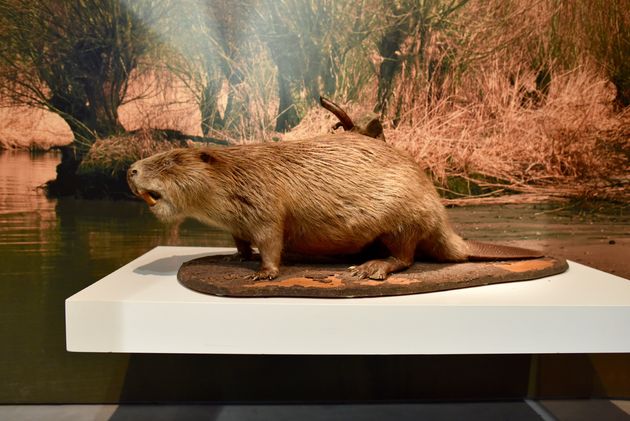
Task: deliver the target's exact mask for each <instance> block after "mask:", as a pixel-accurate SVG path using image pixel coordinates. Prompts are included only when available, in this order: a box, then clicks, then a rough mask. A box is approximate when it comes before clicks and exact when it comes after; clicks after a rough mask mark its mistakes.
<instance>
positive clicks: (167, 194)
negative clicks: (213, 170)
mask: <svg viewBox="0 0 630 421" xmlns="http://www.w3.org/2000/svg"><path fill="white" fill-rule="evenodd" d="M212 159H213V158H212V151H210V150H208V148H181V149H173V150H170V151H167V152H162V153H158V154H156V155H153V156H150V157H148V158H145V159H142V160H140V161H136V162H135V163H133V164H132V165H131V166H130V167H129V170H128V171H127V182H128V184H129V188H130V189H131V191H132V193H133V194H135V195H136V196H138V197H140V198H142V199H144V201H145V202H147V204H148V205H149V207H150V209H151V211H152V212H153V213H154V214H155V215H156V216H157V217H158V218H159V219H160V220H161V221H163V222H174V221H178V220H181V219H183V218H184V217H186V216H190V215H188V214H187V213H185V211H186V210H187V209H190V208H191V205H193V203H191V201H194V200H195V195H194V194H190V192H191V191H194V190H195V189H197V191H198V189H199V187H200V185H201V184H203V185H204V187H205V190H206V191H207V190H208V189H209V188H211V187H212V186H208V178H207V175H208V172H209V171H208V163H209V162H211V161H212ZM204 179H205V181H204Z"/></svg>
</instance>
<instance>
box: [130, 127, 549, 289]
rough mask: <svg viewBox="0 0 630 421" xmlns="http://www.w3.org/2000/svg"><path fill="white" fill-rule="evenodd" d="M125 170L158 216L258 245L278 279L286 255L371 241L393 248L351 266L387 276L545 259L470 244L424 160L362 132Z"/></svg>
mask: <svg viewBox="0 0 630 421" xmlns="http://www.w3.org/2000/svg"><path fill="white" fill-rule="evenodd" d="M346 117H347V116H346ZM379 126H380V125H379ZM381 132H382V129H381ZM374 137H376V136H374ZM127 177H128V182H129V186H130V188H131V191H132V192H133V193H134V194H135V195H137V196H139V197H141V198H143V199H144V200H145V201H146V202H147V203H148V205H149V206H150V208H151V210H152V211H153V213H154V214H155V215H156V216H157V217H158V218H159V219H160V220H162V221H164V222H169V221H178V220H181V219H184V218H186V217H190V218H194V219H197V220H199V221H201V222H202V223H205V224H208V225H211V226H214V227H218V228H221V229H224V230H226V231H228V232H230V233H231V234H232V236H233V237H234V241H235V243H236V247H237V250H238V256H240V258H243V259H249V258H251V255H252V250H251V247H252V246H256V247H257V248H258V250H259V252H260V256H261V261H262V262H261V266H260V269H259V271H258V272H256V273H255V274H254V275H252V278H253V279H273V278H275V277H277V276H278V274H279V270H280V261H281V257H282V254H283V252H290V253H297V254H301V255H307V256H336V255H348V254H354V253H360V252H361V251H363V250H366V249H368V248H374V246H375V244H376V245H378V246H379V247H381V248H382V249H383V250H386V251H387V252H386V253H385V255H382V256H380V257H381V258H377V259H374V260H369V261H367V262H366V263H363V264H361V265H359V266H356V267H354V266H353V267H351V268H350V270H351V271H352V274H353V275H354V276H358V277H361V278H366V277H367V278H372V279H385V278H386V277H387V276H388V275H389V274H390V273H392V272H396V271H401V270H404V269H406V268H408V267H410V266H411V265H412V264H413V262H414V259H415V258H416V256H418V257H422V258H425V259H426V258H429V259H433V260H436V261H440V262H463V261H467V260H504V259H517V258H518V259H522V258H533V257H540V256H541V254H540V253H538V252H535V251H531V250H526V249H520V248H516V247H507V246H496V245H491V244H483V243H477V242H472V241H464V240H463V239H462V238H461V237H460V236H459V235H457V234H456V233H455V232H454V231H453V229H452V228H451V225H450V224H449V221H448V219H447V215H446V210H445V208H444V206H443V205H442V203H441V202H440V199H439V197H438V194H437V192H436V190H435V188H434V186H433V184H432V183H431V181H430V180H429V178H428V177H427V176H426V175H425V173H424V172H423V171H422V170H421V169H420V167H419V166H418V164H417V163H416V162H415V161H413V160H412V159H411V158H410V157H408V156H407V155H405V154H404V153H403V152H401V151H399V150H397V149H396V148H394V147H392V146H390V145H388V144H386V143H385V142H382V141H378V140H375V139H373V138H372V137H368V136H366V135H364V134H361V133H360V132H359V133H357V132H352V131H350V132H346V133H343V134H334V135H323V136H318V137H314V138H311V139H305V140H296V141H284V142H277V143H276V142H274V143H262V144H255V145H244V146H231V147H224V148H213V147H199V148H183V149H174V150H171V151H168V152H163V153H159V154H156V155H153V156H151V157H149V158H146V159H142V160H140V161H137V162H135V163H134V164H133V165H132V166H131V167H130V168H129V171H128V175H127ZM383 246H384V247H383Z"/></svg>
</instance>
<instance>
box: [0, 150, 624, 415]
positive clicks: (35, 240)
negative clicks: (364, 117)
mask: <svg viewBox="0 0 630 421" xmlns="http://www.w3.org/2000/svg"><path fill="white" fill-rule="evenodd" d="M59 159H60V156H59V155H58V154H56V153H43V154H42V153H39V154H31V153H28V152H1V153H0V262H1V263H2V264H1V265H0V338H1V339H0V342H1V344H0V379H2V380H1V381H0V403H8V402H103V401H108V400H109V401H111V400H115V399H117V397H118V396H119V394H120V389H121V387H122V384H123V381H124V378H125V372H126V370H127V366H128V363H129V356H127V355H123V354H117V355H100V354H98V355H96V354H71V353H68V352H66V351H65V329H64V300H65V299H66V298H67V297H69V296H71V295H73V294H74V293H76V292H78V291H79V290H81V289H83V288H85V287H86V286H87V285H89V284H91V283H93V282H95V281H97V280H98V279H100V278H102V277H103V276H105V275H107V274H109V273H110V272H112V271H114V270H115V269H117V268H118V267H120V266H122V265H124V264H126V263H127V262H129V261H130V260H132V259H134V258H136V257H138V256H139V255H141V254H143V253H144V252H146V251H148V250H150V249H151V248H153V247H155V246H157V245H192V246H226V245H231V244H232V243H231V238H230V237H229V235H227V234H225V233H223V232H220V231H217V230H212V229H209V228H207V227H204V226H202V225H200V224H197V223H195V222H193V221H188V222H185V223H184V224H183V225H182V226H181V227H180V230H179V235H177V234H176V233H174V232H173V231H172V230H170V229H169V228H168V227H165V226H163V225H162V224H160V223H159V222H158V221H157V220H156V219H155V218H154V217H153V215H152V214H151V213H150V211H149V210H148V208H147V207H146V205H145V204H144V203H141V202H132V201H117V202H116V201H84V200H75V199H72V198H63V199H58V200H51V199H48V198H46V197H45V196H44V194H43V191H42V189H41V188H39V187H40V186H41V185H42V184H43V183H45V182H46V181H47V180H50V179H52V178H54V175H55V166H56V165H57V163H58V162H59ZM449 212H450V213H451V216H452V219H453V221H454V224H455V226H456V228H457V230H458V231H459V232H460V233H461V234H462V235H463V236H465V237H468V238H475V239H480V240H504V241H513V240H530V241H548V240H549V241H552V240H553V241H565V242H570V243H576V242H577V243H580V242H586V243H588V242H589V241H599V242H602V241H605V242H608V241H611V239H615V240H614V241H617V242H619V241H621V242H623V241H626V240H627V239H628V238H630V231H629V218H628V215H627V214H626V213H625V209H624V208H622V207H620V208H612V209H608V210H607V212H604V213H581V214H580V213H575V212H570V211H559V210H557V209H554V208H553V207H549V206H546V207H533V206H530V205H528V206H509V207H501V206H492V207H475V208H458V209H451V210H449ZM614 241H613V242H614ZM606 244H607V243H606ZM626 260H627V259H626Z"/></svg>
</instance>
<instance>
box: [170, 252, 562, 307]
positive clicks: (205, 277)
mask: <svg viewBox="0 0 630 421" xmlns="http://www.w3.org/2000/svg"><path fill="white" fill-rule="evenodd" d="M256 257H257V256H256ZM351 264H354V263H349V262H345V263H339V262H337V263H330V262H328V263H326V262H314V263H304V262H297V261H295V262H294V261H285V262H283V265H282V267H281V273H280V276H279V277H278V278H276V279H273V280H259V281H254V280H251V279H249V276H250V275H252V274H253V273H254V272H255V271H256V270H257V269H258V265H259V262H258V261H257V259H255V260H253V261H246V262H235V261H230V260H229V259H226V256H207V257H201V258H198V259H194V260H191V261H188V262H186V263H184V264H183V265H182V266H181V268H180V269H179V271H178V273H177V279H178V280H179V282H180V283H181V284H182V285H184V286H186V287H188V288H190V289H193V290H195V291H199V292H203V293H206V294H213V295H220V296H231V297H315V298H352V297H382V296H391V295H408V294H419V293H424V292H433V291H444V290H449V289H458V288H468V287H475V286H481V285H490V284H498V283H503V282H514V281H525V280H531V279H537V278H542V277H545V276H550V275H555V274H558V273H562V272H564V271H566V270H567V268H568V265H567V263H566V261H565V260H564V259H559V258H554V257H549V256H546V257H541V258H538V259H529V260H510V261H502V262H467V263H424V262H416V263H415V264H414V265H413V266H412V267H411V268H409V269H407V270H406V271H404V272H400V273H395V274H392V275H390V276H389V277H388V278H387V279H386V280H384V281H375V280H372V279H358V278H356V277H353V276H352V275H351V274H350V272H349V271H348V266H350V265H351Z"/></svg>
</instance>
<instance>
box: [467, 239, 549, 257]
mask: <svg viewBox="0 0 630 421" xmlns="http://www.w3.org/2000/svg"><path fill="white" fill-rule="evenodd" d="M466 245H467V246H468V260H470V261H477V262H480V261H490V260H515V259H535V258H538V257H543V256H544V254H543V253H541V252H540V251H536V250H530V249H526V248H521V247H513V246H503V245H500V244H490V243H481V242H479V241H471V240H468V241H466Z"/></svg>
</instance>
